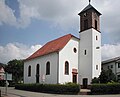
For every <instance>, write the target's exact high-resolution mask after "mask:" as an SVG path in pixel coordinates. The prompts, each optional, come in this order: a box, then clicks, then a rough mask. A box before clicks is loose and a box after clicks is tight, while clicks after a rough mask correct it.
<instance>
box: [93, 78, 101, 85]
mask: <svg viewBox="0 0 120 97" xmlns="http://www.w3.org/2000/svg"><path fill="white" fill-rule="evenodd" d="M99 80H100V79H99V78H96V77H94V79H92V84H94V83H95V84H96V83H99V82H100V81H99Z"/></svg>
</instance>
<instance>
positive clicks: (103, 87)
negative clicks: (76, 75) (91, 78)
mask: <svg viewBox="0 0 120 97" xmlns="http://www.w3.org/2000/svg"><path fill="white" fill-rule="evenodd" d="M91 93H92V94H119V93H120V83H114V84H111V83H110V84H93V85H92V86H91Z"/></svg>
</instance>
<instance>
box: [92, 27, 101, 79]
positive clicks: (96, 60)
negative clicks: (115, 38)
mask: <svg viewBox="0 0 120 97" xmlns="http://www.w3.org/2000/svg"><path fill="white" fill-rule="evenodd" d="M92 31H93V33H92V41H93V44H92V47H93V50H92V54H93V63H92V78H94V77H99V75H100V73H101V32H98V31H96V30H95V29H92ZM96 36H97V37H98V40H96ZM98 47H99V49H98ZM96 65H98V70H96Z"/></svg>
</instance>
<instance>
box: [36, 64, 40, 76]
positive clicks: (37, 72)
mask: <svg viewBox="0 0 120 97" xmlns="http://www.w3.org/2000/svg"><path fill="white" fill-rule="evenodd" d="M39 68H40V66H39V64H37V66H36V75H39Z"/></svg>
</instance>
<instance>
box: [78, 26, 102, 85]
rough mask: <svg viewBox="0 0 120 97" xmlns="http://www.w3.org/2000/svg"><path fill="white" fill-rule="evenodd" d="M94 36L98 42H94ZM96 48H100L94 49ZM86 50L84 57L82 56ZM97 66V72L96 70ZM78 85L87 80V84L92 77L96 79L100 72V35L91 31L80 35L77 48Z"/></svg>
mask: <svg viewBox="0 0 120 97" xmlns="http://www.w3.org/2000/svg"><path fill="white" fill-rule="evenodd" d="M96 36H97V37H98V40H96ZM96 47H100V48H99V49H96ZM85 50H86V55H85V54H84V52H85ZM96 65H98V70H96ZM78 68H79V83H80V84H83V79H84V78H88V84H91V80H92V78H94V77H98V76H99V74H100V71H101V33H100V32H98V31H96V30H94V29H93V28H92V29H88V30H85V31H83V32H81V33H80V47H79V67H78Z"/></svg>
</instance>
